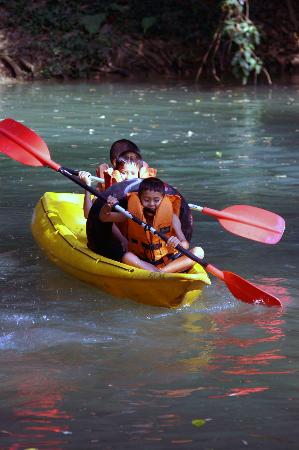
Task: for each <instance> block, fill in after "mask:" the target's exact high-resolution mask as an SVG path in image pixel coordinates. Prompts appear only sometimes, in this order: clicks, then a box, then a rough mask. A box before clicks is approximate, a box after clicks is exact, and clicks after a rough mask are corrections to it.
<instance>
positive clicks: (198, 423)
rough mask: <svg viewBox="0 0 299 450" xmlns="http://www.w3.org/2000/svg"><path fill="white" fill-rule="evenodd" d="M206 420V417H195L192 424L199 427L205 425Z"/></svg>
mask: <svg viewBox="0 0 299 450" xmlns="http://www.w3.org/2000/svg"><path fill="white" fill-rule="evenodd" d="M205 423H206V421H205V419H193V420H192V425H194V426H195V427H197V428H200V427H202V426H203V425H205Z"/></svg>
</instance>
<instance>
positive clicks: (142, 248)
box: [86, 177, 204, 273]
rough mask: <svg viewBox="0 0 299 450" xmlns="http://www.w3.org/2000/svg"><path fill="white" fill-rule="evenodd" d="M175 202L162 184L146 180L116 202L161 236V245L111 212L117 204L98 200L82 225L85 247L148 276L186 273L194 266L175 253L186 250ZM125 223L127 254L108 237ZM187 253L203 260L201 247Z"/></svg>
mask: <svg viewBox="0 0 299 450" xmlns="http://www.w3.org/2000/svg"><path fill="white" fill-rule="evenodd" d="M179 199H180V197H179V196H170V195H168V194H165V186H164V183H163V181H161V180H160V179H158V178H155V177H150V178H146V179H144V180H143V181H142V182H141V183H140V185H139V189H138V193H136V192H131V193H129V194H128V195H127V198H126V199H124V200H123V201H120V202H119V203H120V205H121V206H123V207H125V208H127V209H128V210H129V211H130V212H131V213H132V214H133V215H134V216H136V217H138V218H139V219H141V220H143V221H144V222H146V223H147V224H148V225H150V226H153V227H154V228H156V229H157V230H159V231H161V232H163V233H164V234H165V235H166V236H167V237H168V241H167V243H165V242H164V241H163V240H162V239H161V238H160V237H158V236H156V235H152V234H151V233H150V231H146V230H145V229H144V228H143V227H141V225H138V224H136V223H135V222H133V221H132V220H128V219H127V218H126V217H125V216H124V215H123V214H121V213H119V212H113V211H112V209H113V206H114V205H115V204H116V203H117V202H118V201H117V199H116V198H115V197H113V196H109V197H108V199H107V201H106V200H105V199H103V198H98V199H97V200H96V202H95V203H94V205H93V207H92V209H91V211H90V214H89V216H88V220H87V224H86V234H87V240H88V247H89V248H90V249H91V250H93V251H95V252H97V253H99V254H101V255H103V256H106V257H108V258H111V259H115V260H117V261H121V262H123V263H125V264H128V265H131V266H134V267H137V268H140V269H145V270H149V271H151V272H166V273H170V272H184V271H186V270H189V269H190V268H191V267H192V266H193V265H194V264H195V263H194V261H193V260H191V259H189V258H188V257H187V256H183V255H182V254H181V253H179V252H178V251H177V250H176V246H177V245H178V244H180V245H181V246H182V247H183V248H185V249H188V248H189V242H188V241H187V240H186V238H185V235H184V233H183V231H182V227H181V222H180V219H179V216H178V210H179V207H180V205H179V201H180V200H179ZM126 203H127V205H126ZM125 221H127V223H126V225H127V232H126V237H127V240H128V251H125V250H124V249H123V247H122V245H121V243H120V242H119V241H118V240H117V239H115V237H114V236H113V234H112V226H113V224H115V223H121V222H125ZM191 252H192V253H193V254H195V255H196V256H197V257H199V258H203V256H204V252H203V249H202V248H201V247H194V248H193V249H192V250H191Z"/></svg>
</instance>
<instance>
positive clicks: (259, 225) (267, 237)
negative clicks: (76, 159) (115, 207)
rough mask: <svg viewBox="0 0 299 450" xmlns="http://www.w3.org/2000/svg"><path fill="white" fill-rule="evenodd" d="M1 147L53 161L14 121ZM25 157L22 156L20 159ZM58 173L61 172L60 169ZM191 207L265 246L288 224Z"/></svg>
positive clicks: (237, 210) (253, 211)
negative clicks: (22, 149) (32, 151)
mask: <svg viewBox="0 0 299 450" xmlns="http://www.w3.org/2000/svg"><path fill="white" fill-rule="evenodd" d="M12 142H13V143H14V147H13V148H12V149H11V146H12ZM0 145H1V148H2V152H3V153H6V154H7V155H8V156H11V155H10V151H12V152H13V153H14V155H15V150H17V149H18V150H19V147H21V148H24V149H27V147H28V146H29V147H30V148H33V149H34V150H35V152H36V154H38V155H41V157H42V158H44V157H47V158H50V153H49V149H48V147H47V144H46V143H45V142H44V141H43V139H42V138H41V137H40V136H38V135H37V134H36V133H35V132H34V131H33V130H31V129H30V128H28V127H26V126H25V125H23V124H21V123H20V122H17V121H15V120H13V119H5V120H2V121H0ZM22 157H23V155H22V156H21V158H22ZM13 158H14V159H17V157H15V156H13ZM26 158H27V161H28V164H30V165H33V166H40V165H41V164H40V162H39V160H38V159H37V158H36V157H34V156H33V155H32V154H31V153H30V152H29V153H28V155H27V156H26ZM43 161H44V159H43ZM19 162H23V161H19ZM25 164H26V163H25ZM65 169H66V170H67V171H68V172H69V173H70V174H72V175H78V174H79V171H78V170H74V169H69V168H65ZM55 170H58V168H56V169H55ZM91 179H92V180H95V181H98V182H100V183H103V182H104V179H103V178H98V177H95V176H91ZM189 207H190V208H191V209H192V210H193V211H199V212H201V213H203V214H207V215H209V216H212V217H215V218H216V219H217V220H218V221H219V223H220V224H221V225H222V226H223V228H225V229H226V230H227V231H229V232H231V233H233V234H236V235H238V236H242V237H244V238H247V239H252V240H254V241H258V242H262V243H264V244H276V243H277V242H279V241H280V239H281V237H282V235H283V232H284V229H285V221H284V219H283V218H282V217H280V216H279V215H278V214H275V213H273V212H271V211H267V210H265V209H262V208H257V207H255V206H248V205H233V206H229V207H227V208H225V209H223V210H222V211H217V210H215V209H211V208H208V207H202V206H198V205H194V204H191V203H189Z"/></svg>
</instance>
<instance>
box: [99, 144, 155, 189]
mask: <svg viewBox="0 0 299 450" xmlns="http://www.w3.org/2000/svg"><path fill="white" fill-rule="evenodd" d="M120 157H124V158H130V159H131V160H139V161H142V156H141V152H140V150H139V148H138V146H137V145H136V144H135V143H134V142H132V141H129V140H128V139H120V140H118V141H115V142H114V143H113V144H112V146H111V148H110V161H111V164H112V167H109V166H108V164H106V163H104V164H100V165H99V166H98V167H97V168H96V175H97V177H99V178H103V179H104V180H105V182H104V183H98V185H97V189H99V190H101V191H103V190H105V189H107V188H108V187H110V186H111V185H112V184H114V177H113V172H114V171H115V169H117V167H116V163H117V161H118V159H119V158H120ZM156 174H157V170H156V169H153V168H152V167H149V165H148V164H147V163H146V162H145V161H142V163H141V164H140V167H139V171H138V176H137V177H136V178H147V177H152V176H156Z"/></svg>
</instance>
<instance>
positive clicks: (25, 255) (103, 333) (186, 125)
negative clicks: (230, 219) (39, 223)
mask: <svg viewBox="0 0 299 450" xmlns="http://www.w3.org/2000/svg"><path fill="white" fill-rule="evenodd" d="M6 117H11V118H14V119H16V120H18V121H23V122H24V123H25V124H26V125H27V126H29V127H30V128H32V129H34V130H35V131H36V132H37V133H38V134H39V135H40V136H42V138H43V139H44V140H45V142H46V143H47V145H48V147H49V149H50V152H51V156H52V159H53V160H54V161H56V162H57V163H59V164H62V165H65V166H67V167H76V168H80V169H86V170H90V171H91V172H94V168H95V166H96V165H97V164H98V162H99V161H100V162H106V161H107V160H108V154H109V148H110V145H111V144H112V142H113V141H115V140H117V139H120V138H128V139H131V140H133V141H134V142H136V143H137V144H138V145H139V147H140V148H141V149H142V153H143V157H144V159H145V160H146V161H147V162H149V163H150V165H151V166H153V167H157V169H158V175H159V177H161V178H163V179H164V180H165V181H167V182H168V183H169V184H171V185H173V186H175V187H177V189H178V190H179V191H180V192H181V193H182V194H183V195H184V196H185V198H186V199H187V200H188V201H189V202H191V203H195V204H198V205H201V206H209V207H210V208H215V209H218V210H219V209H223V208H224V207H226V206H229V205H233V204H248V205H253V206H258V207H261V208H264V209H267V210H271V211H274V212H276V213H277V214H279V215H281V216H282V217H284V218H285V220H286V231H285V233H284V236H283V238H282V240H281V241H280V243H279V244H277V245H273V246H271V245H265V244H259V243H257V242H254V241H249V240H246V239H243V238H240V237H238V236H235V235H232V234H230V233H228V232H226V231H225V230H224V229H223V228H222V227H221V226H220V224H219V223H218V222H217V221H216V220H213V219H212V218H210V217H208V216H203V215H200V214H199V213H194V233H193V241H192V242H193V244H194V245H195V244H197V245H202V246H203V248H204V249H205V252H206V259H207V260H208V261H210V262H211V263H212V264H214V265H216V266H217V267H219V268H220V269H222V270H230V271H233V272H235V273H237V274H239V275H241V276H242V277H244V278H246V279H248V280H249V281H251V282H253V283H255V284H257V285H259V286H262V287H263V289H265V290H267V291H268V292H270V293H272V294H274V295H276V296H277V297H279V298H280V299H281V301H282V303H283V307H282V308H266V307H262V306H258V305H249V304H245V303H243V302H241V301H238V300H236V299H235V298H234V297H233V296H232V295H231V294H230V293H229V291H228V289H227V288H226V286H225V284H224V283H223V282H221V281H219V280H217V279H216V278H214V277H213V278H212V281H213V282H212V285H211V286H210V287H208V288H206V289H205V290H204V291H203V294H202V297H201V298H199V299H198V301H196V302H195V303H194V304H193V305H192V306H191V307H189V308H181V309H178V310H166V309H159V308H154V307H149V306H145V305H140V304H136V303H134V302H133V301H131V300H129V299H128V300H120V299H115V298H113V297H112V296H109V295H107V294H105V293H103V292H101V291H100V290H97V289H95V288H93V287H91V286H88V285H86V284H84V283H82V282H80V281H79V280H77V279H74V278H72V277H71V276H69V275H67V274H65V273H64V272H62V271H61V270H60V269H59V268H58V267H56V266H55V265H53V264H52V263H51V262H49V261H48V260H47V258H46V257H45V255H44V254H43V253H42V251H41V250H40V249H39V248H38V246H37V244H36V243H35V242H34V240H33V238H32V235H31V231H30V221H31V216H32V211H33V208H34V206H35V204H36V202H37V201H38V199H39V198H40V197H41V196H42V195H43V193H44V192H46V191H57V192H73V191H74V192H80V188H79V187H77V186H75V185H74V184H73V183H71V181H69V180H67V179H66V178H64V177H62V176H61V175H59V174H58V173H56V172H55V171H53V170H50V169H46V168H33V167H29V166H24V165H22V164H20V163H18V162H16V161H14V160H12V159H10V158H8V157H7V156H5V155H3V154H0V165H1V170H0V185H1V197H0V218H1V228H0V288H1V301H0V365H1V371H0V424H1V425H0V448H1V449H3V450H23V449H49V450H61V449H78V450H87V449H101V450H112V449H113V450H116V449H117V450H118V449H127V450H135V449H140V448H142V449H143V450H151V449H157V450H162V449H163V450H164V449H188V450H189V449H191V450H198V449H204V450H212V449H214V450H227V449H243V448H244V449H246V448H248V449H254V450H255V449H263V450H268V449H269V450H270V449H271V450H278V449H282V450H285V449H290V450H292V449H294V450H295V449H297V448H298V438H299V432H298V417H299V392H298V368H299V350H298V340H297V339H298V327H299V306H298V305H297V303H298V287H299V282H298V259H299V258H298V250H299V231H298V219H299V213H298V206H299V202H298V200H299V182H298V173H299V163H298V159H299V145H298V144H299V121H298V117H299V79H297V80H296V79H295V80H293V84H292V85H286V84H279V85H274V86H272V87H268V86H267V87H263V86H258V87H255V88H254V87H246V88H237V87H230V88H215V87H209V86H205V87H195V86H193V85H188V84H175V83H173V84H153V85H152V84H130V83H127V84H119V83H108V82H107V83H102V84H95V83H80V84H71V83H68V84H53V83H34V84H24V85H2V86H1V85H0V119H1V120H2V119H4V118H6Z"/></svg>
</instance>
